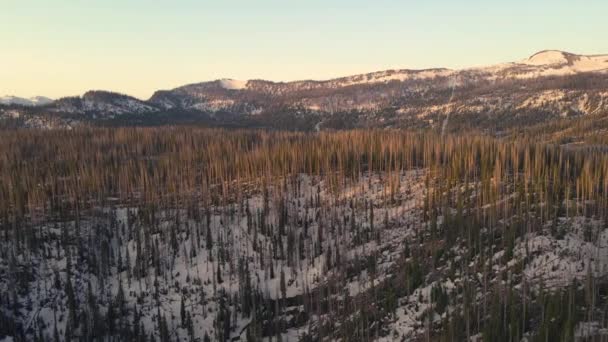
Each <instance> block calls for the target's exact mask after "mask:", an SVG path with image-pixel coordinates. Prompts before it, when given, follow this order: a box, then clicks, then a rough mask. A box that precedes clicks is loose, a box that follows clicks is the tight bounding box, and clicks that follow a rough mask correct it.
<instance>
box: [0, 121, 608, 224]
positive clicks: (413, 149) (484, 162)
mask: <svg viewBox="0 0 608 342" xmlns="http://www.w3.org/2000/svg"><path fill="white" fill-rule="evenodd" d="M427 167H428V168H442V169H443V168H444V167H445V170H446V171H445V172H447V173H448V176H449V177H451V179H457V180H464V179H465V178H466V177H469V179H475V177H479V176H480V175H481V173H483V172H493V171H494V170H496V172H501V173H502V174H512V175H514V176H515V177H518V175H522V177H525V178H526V179H527V181H531V180H532V179H533V178H539V177H542V178H545V179H544V181H545V183H547V184H554V183H555V182H558V183H561V182H570V184H571V185H573V186H574V185H576V184H580V185H584V187H582V188H580V189H578V188H577V189H578V191H584V192H585V194H584V195H585V196H586V197H594V196H595V195H598V194H604V195H605V192H606V189H607V188H608V183H607V181H606V169H607V167H606V156H605V154H603V153H601V151H600V152H596V153H589V152H587V151H585V152H584V153H583V152H581V153H577V152H576V151H574V152H572V151H564V150H560V149H556V148H553V149H551V148H548V147H546V146H543V145H542V144H539V143H530V142H529V141H526V140H518V141H500V140H495V139H492V138H488V137H484V136H479V135H474V136H449V137H447V138H441V137H439V136H437V135H435V134H432V133H402V132H397V131H372V132H366V131H352V132H340V133H320V134H305V133H284V132H274V133H268V132H263V131H254V132H251V131H242V132H238V133H235V132H231V133H230V134H228V133H227V131H223V130H205V129H191V128H154V129H152V128H150V129H146V128H132V129H124V128H123V129H85V130H75V131H33V130H22V131H3V132H2V144H1V145H0V179H1V181H2V182H1V183H0V212H1V213H3V216H4V217H22V216H23V215H25V214H27V213H33V211H34V210H41V209H44V208H45V207H46V206H49V205H50V206H51V207H53V206H54V205H60V203H65V202H67V203H70V204H71V205H74V201H76V200H77V201H79V202H81V203H78V205H81V206H85V207H86V206H87V205H88V203H91V202H90V201H91V200H94V201H99V202H102V203H103V201H104V199H105V198H106V197H108V196H118V197H120V198H121V199H123V200H133V199H134V197H137V198H139V199H142V200H144V199H145V200H161V202H162V201H166V199H161V197H164V196H165V195H169V196H177V197H182V198H179V199H177V200H188V199H190V198H191V197H193V196H194V197H196V196H200V195H201V193H204V190H206V189H209V187H216V186H217V187H219V188H220V189H221V190H222V193H223V194H228V193H230V189H231V188H232V187H238V186H239V185H240V184H242V183H243V182H250V181H255V182H263V181H264V180H265V181H270V180H271V179H274V178H275V177H283V176H287V175H293V174H296V173H307V174H313V175H325V176H332V175H334V174H338V175H340V176H344V177H346V178H348V179H355V178H357V177H359V176H360V175H361V174H363V173H365V172H371V173H373V172H378V171H388V172H390V171H401V170H407V169H412V168H427ZM336 179H337V178H336ZM339 185H340V184H339V182H336V186H339ZM600 197H601V196H600ZM172 200H176V199H172ZM165 204H170V202H167V203H165Z"/></svg>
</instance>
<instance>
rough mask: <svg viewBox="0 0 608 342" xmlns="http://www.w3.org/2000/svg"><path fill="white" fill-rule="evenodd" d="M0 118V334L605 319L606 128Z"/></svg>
mask: <svg viewBox="0 0 608 342" xmlns="http://www.w3.org/2000/svg"><path fill="white" fill-rule="evenodd" d="M556 127H557V126H556ZM532 132H533V131H532ZM0 134H1V141H0V340H2V339H3V338H6V339H7V340H8V341H56V342H60V341H61V342H63V341H142V342H143V341H148V342H151V341H159V342H168V341H205V342H206V341H276V342H278V341H446V342H447V341H469V340H470V341H539V342H541V341H542V342H545V341H608V154H607V153H606V151H605V150H602V149H597V148H584V147H580V148H564V147H563V146H560V145H558V144H555V143H554V142H553V141H548V140H544V139H542V138H540V136H541V135H540V134H536V133H534V132H533V133H530V134H518V135H507V136H504V137H500V138H499V137H492V136H489V135H485V134H482V133H470V132H468V133H466V134H464V133H463V134H454V135H450V134H447V135H442V134H439V133H435V132H432V131H417V132H411V131H398V130H354V131H336V132H318V133H299V132H280V131H262V130H222V129H206V128H196V127H185V126H183V127H158V128H86V127H82V128H77V129H73V130H47V131H43V130H6V131H2V132H1V133H0ZM560 138H561V137H560Z"/></svg>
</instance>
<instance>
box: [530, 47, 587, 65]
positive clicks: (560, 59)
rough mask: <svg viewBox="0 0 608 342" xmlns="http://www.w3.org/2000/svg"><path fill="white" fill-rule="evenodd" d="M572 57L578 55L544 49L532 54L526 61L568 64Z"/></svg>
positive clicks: (542, 63)
mask: <svg viewBox="0 0 608 342" xmlns="http://www.w3.org/2000/svg"><path fill="white" fill-rule="evenodd" d="M572 57H576V55H574V54H572V53H569V52H564V51H559V50H544V51H540V52H537V53H535V54H534V55H532V56H530V58H528V59H526V60H525V61H524V63H525V64H530V65H553V64H567V63H570V61H571V60H572Z"/></svg>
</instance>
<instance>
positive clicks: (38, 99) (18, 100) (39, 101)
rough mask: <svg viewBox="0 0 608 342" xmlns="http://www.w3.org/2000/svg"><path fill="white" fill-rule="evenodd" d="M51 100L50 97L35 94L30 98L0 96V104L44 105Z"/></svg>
mask: <svg viewBox="0 0 608 342" xmlns="http://www.w3.org/2000/svg"><path fill="white" fill-rule="evenodd" d="M51 102H53V100H52V99H50V98H48V97H44V96H35V97H30V98H23V97H17V96H2V97H0V104H4V105H21V106H44V105H47V104H49V103H51Z"/></svg>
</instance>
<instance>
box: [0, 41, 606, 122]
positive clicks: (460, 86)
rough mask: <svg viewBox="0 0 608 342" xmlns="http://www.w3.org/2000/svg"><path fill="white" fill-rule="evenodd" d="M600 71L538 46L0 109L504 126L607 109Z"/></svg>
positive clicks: (104, 117)
mask: <svg viewBox="0 0 608 342" xmlns="http://www.w3.org/2000/svg"><path fill="white" fill-rule="evenodd" d="M607 71H608V55H589V56H585V55H577V54H573V53H569V52H563V51H558V50H544V51H540V52H538V53H535V54H533V55H531V56H530V57H528V58H526V59H524V60H521V61H518V62H510V63H502V64H496V65H491V66H485V67H474V68H464V69H458V70H452V69H447V68H431V69H422V70H411V69H396V70H383V71H376V72H371V73H367V74H357V75H351V76H344V77H338V78H333V79H328V80H300V81H291V82H274V81H268V80H261V79H254V80H235V79H227V78H225V79H218V80H213V81H206V82H199V83H192V84H186V85H183V86H180V87H177V88H173V89H168V90H158V91H156V92H155V93H154V94H153V95H152V96H151V97H150V98H149V99H147V100H140V99H138V98H135V97H132V96H129V95H124V94H119V93H114V92H110V91H100V90H97V91H89V92H86V93H85V94H83V95H82V96H77V97H67V98H61V99H58V100H56V101H54V102H52V103H49V104H46V105H43V106H39V107H32V108H25V109H24V108H11V106H8V109H0V118H4V119H7V118H9V116H10V118H15V117H19V118H22V119H23V120H26V121H27V119H28V118H36V119H37V121H40V120H43V121H44V120H47V118H52V119H53V121H55V122H62V121H64V122H65V121H69V123H70V124H73V123H75V122H77V123H87V124H91V123H92V124H108V123H111V124H117V125H132V124H134V125H150V124H179V123H184V122H188V123H200V124H204V125H210V126H220V127H269V128H287V129H298V130H315V129H325V128H353V127H386V128H388V127H392V128H420V127H427V128H429V127H430V128H437V127H440V126H441V127H442V126H446V127H447V129H448V130H449V129H458V128H459V127H464V126H474V127H477V128H484V129H485V128H490V127H494V128H493V129H496V128H499V129H504V128H508V127H510V126H513V125H518V124H534V123H539V122H544V121H549V120H552V119H555V118H560V117H571V116H582V115H588V114H596V113H600V114H601V113H608V79H607V78H606V75H608V72H607ZM5 107H6V106H5ZM8 110H11V111H12V112H11V114H10V115H8V114H7V111H8ZM14 111H18V114H19V115H15V113H14ZM447 118H451V119H450V120H449V123H450V125H448V124H447ZM517 121H520V122H521V123H518V122H517ZM453 123H455V124H456V125H455V126H454V125H453ZM23 125H24V126H26V127H27V126H28V125H27V123H26V124H23ZM64 125H65V124H64ZM36 126H39V125H36ZM60 126H62V124H60Z"/></svg>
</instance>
